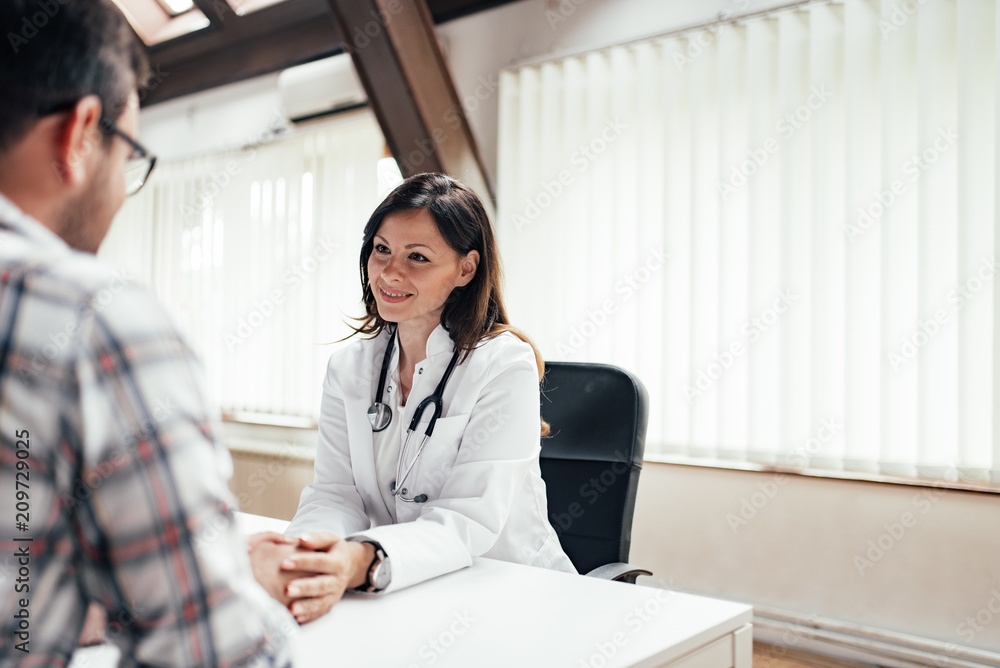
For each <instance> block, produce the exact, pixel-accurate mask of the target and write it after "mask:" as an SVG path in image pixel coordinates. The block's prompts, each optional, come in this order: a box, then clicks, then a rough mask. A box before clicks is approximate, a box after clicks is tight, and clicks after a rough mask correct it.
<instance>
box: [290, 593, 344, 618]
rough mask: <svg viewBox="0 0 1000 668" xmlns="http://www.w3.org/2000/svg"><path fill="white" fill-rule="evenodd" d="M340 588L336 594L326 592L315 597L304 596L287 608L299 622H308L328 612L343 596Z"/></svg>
mask: <svg viewBox="0 0 1000 668" xmlns="http://www.w3.org/2000/svg"><path fill="white" fill-rule="evenodd" d="M343 595H344V592H343V590H341V591H340V592H338V593H336V594H328V595H326V596H320V597H317V598H306V599H301V600H298V601H295V602H294V603H292V605H291V606H289V610H290V611H291V613H292V615H293V616H294V617H295V621H297V622H298V623H299V624H308V623H309V622H311V621H312V620H314V619H316V618H318V617H322V616H323V615H325V614H326V613H328V612H330V609H331V608H332V607H333V606H334V604H335V603H336V602H337V601H339V600H340V599H341V597H343Z"/></svg>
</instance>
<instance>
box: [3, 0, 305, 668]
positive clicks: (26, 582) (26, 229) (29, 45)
mask: <svg viewBox="0 0 1000 668" xmlns="http://www.w3.org/2000/svg"><path fill="white" fill-rule="evenodd" d="M44 4H46V3H39V2H37V0H3V2H2V3H0V26H2V27H3V28H4V31H3V32H4V33H5V34H7V33H8V32H10V34H12V35H14V36H15V37H17V39H11V40H10V43H9V44H5V45H4V48H3V49H0V91H2V95H0V518H2V519H0V523H2V526H0V583H2V594H0V596H2V598H0V620H2V621H0V666H11V665H31V666H64V665H66V664H67V663H68V662H69V659H70V656H71V655H72V653H73V651H74V649H75V648H76V646H77V642H78V640H79V639H80V635H81V629H82V628H83V626H84V619H85V617H86V616H87V613H88V610H90V611H91V616H92V618H93V620H94V623H95V628H93V629H90V630H89V632H88V633H87V634H84V635H85V640H88V641H95V640H99V639H100V638H101V637H103V634H102V633H101V629H100V628H99V627H100V626H101V622H102V621H105V620H106V621H107V629H106V635H107V637H108V639H109V640H112V641H114V642H115V643H116V644H117V645H119V646H120V647H121V648H122V654H123V661H122V663H123V665H135V664H154V665H157V666H184V667H186V668H190V667H192V666H227V665H241V666H257V665H261V666H278V665H281V666H285V665H290V663H291V660H290V656H291V642H290V638H291V636H292V635H294V633H295V632H296V630H297V628H298V627H297V624H296V623H295V621H294V619H293V618H292V616H291V615H290V614H289V612H288V610H286V609H285V608H284V607H283V606H282V605H281V604H280V603H278V602H276V601H275V600H273V599H272V598H271V597H269V596H268V595H267V593H266V592H265V590H264V589H263V588H262V587H260V586H259V585H258V584H257V583H256V581H255V580H254V577H253V574H252V570H251V566H250V560H249V559H248V555H247V552H248V547H247V542H246V540H245V539H244V538H243V537H242V536H241V534H240V531H239V529H238V527H237V526H236V524H235V522H234V515H233V511H234V502H233V499H232V496H231V494H230V492H229V490H228V488H227V485H226V479H227V477H228V475H229V474H231V471H232V463H231V461H230V459H229V454H228V452H227V451H226V450H225V449H224V448H223V447H222V446H221V444H220V443H219V441H218V440H217V438H216V437H215V435H214V434H213V431H212V427H211V422H212V421H213V418H214V413H213V411H211V410H209V408H208V405H209V404H208V401H207V399H206V395H205V392H204V388H203V382H202V378H201V374H202V370H201V367H200V365H199V363H198V362H197V360H196V359H195V356H194V355H193V353H192V351H191V350H190V348H189V347H188V345H187V344H186V343H185V341H184V340H183V338H182V337H181V335H180V334H179V333H178V330H177V328H176V327H175V325H174V323H173V322H172V320H171V318H170V317H169V316H168V315H167V313H166V311H165V310H164V309H163V308H162V307H161V306H160V305H159V304H158V303H157V302H156V301H155V300H154V299H153V298H152V297H151V296H150V295H149V294H148V293H147V292H146V291H144V290H142V289H140V288H138V287H135V286H133V285H131V284H130V283H129V282H128V281H127V280H125V279H123V278H122V277H121V276H120V275H119V274H118V273H116V272H115V271H113V270H111V269H109V268H107V267H106V266H104V265H103V264H102V263H100V262H99V261H98V260H97V259H96V258H95V257H94V255H93V254H94V253H95V252H96V251H97V249H98V246H99V245H100V243H101V242H102V240H103V239H104V237H105V234H106V233H107V231H108V228H109V226H110V225H111V221H112V218H113V217H114V215H115V213H116V212H117V211H118V209H119V208H120V207H121V205H122V203H123V201H124V199H125V197H126V196H128V195H131V194H134V193H135V192H136V191H137V190H138V189H139V188H141V187H142V185H143V184H144V183H145V180H146V179H147V178H148V177H149V174H150V172H151V171H152V168H153V166H154V164H155V161H154V159H153V158H152V157H151V156H149V155H148V153H147V152H146V151H145V150H144V149H143V148H142V146H140V145H139V143H138V142H137V141H136V139H135V138H136V135H137V131H138V128H137V124H138V119H139V104H138V94H137V90H138V88H139V87H140V86H142V85H143V84H144V82H145V80H146V77H147V73H148V65H147V63H146V60H145V56H144V52H143V50H142V48H141V46H140V45H139V44H138V42H137V41H136V39H135V35H134V33H133V32H132V30H131V28H130V27H129V26H128V24H127V22H126V21H125V19H124V17H123V16H122V14H121V13H120V11H119V10H118V9H117V8H116V7H115V6H114V5H113V4H112V2H111V0H86V1H78V2H65V1H64V0H60V2H54V1H53V2H49V3H47V4H48V5H51V10H47V9H46V8H45V7H42V5H44ZM39 15H43V16H44V17H45V21H44V23H42V22H41V21H40V19H39V20H36V19H35V18H33V17H37V16H39ZM26 21H27V22H29V23H31V22H32V21H34V23H32V25H34V26H35V27H36V30H34V31H33V32H32V33H31V35H30V36H28V37H24V36H21V35H20V33H19V32H11V31H18V30H19V26H22V25H25V22H26ZM5 41H6V40H5ZM276 541H277V542H276ZM261 542H262V541H259V540H258V541H256V542H255V544H254V545H253V546H252V547H254V548H261V549H260V552H259V553H258V555H257V560H258V561H266V560H267V559H271V560H272V561H274V560H279V561H280V559H282V558H283V557H284V555H285V554H286V553H288V552H290V551H292V550H295V549H297V548H296V547H295V545H294V544H290V541H287V540H286V541H285V542H284V543H282V542H281V541H280V539H278V538H272V539H270V540H267V541H263V542H265V543H266V545H261V544H260V543H261ZM255 551H256V550H255ZM276 569H277V567H276V566H275V567H274V568H272V570H271V573H272V577H271V578H270V579H269V587H270V589H271V591H273V592H274V593H275V595H277V596H280V595H281V594H282V590H283V586H284V583H283V582H282V581H275V580H274V578H273V573H274V572H275V571H276ZM284 575H285V576H286V577H285V581H287V580H288V579H291V578H293V577H295V575H296V574H295V573H287V574H284ZM98 606H100V607H98ZM101 608H103V610H102V609H101ZM95 630H96V634H95V633H92V631H95Z"/></svg>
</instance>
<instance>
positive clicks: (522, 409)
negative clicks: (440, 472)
mask: <svg viewBox="0 0 1000 668" xmlns="http://www.w3.org/2000/svg"><path fill="white" fill-rule="evenodd" d="M540 437H541V434H540V423H539V386H538V367H537V366H536V365H535V358H534V353H533V351H532V350H531V348H530V347H529V346H527V345H524V346H521V345H507V346H504V348H503V350H502V351H501V353H500V354H499V355H498V356H497V357H496V358H495V359H494V360H493V361H492V363H491V364H490V367H489V369H488V370H486V380H485V384H484V385H483V386H482V390H481V392H480V395H479V398H478V399H477V400H476V403H475V406H474V407H473V409H472V412H471V414H470V417H469V422H468V424H467V425H466V427H465V430H464V433H463V435H462V437H461V443H460V446H459V450H458V455H457V458H456V460H455V464H454V466H453V468H452V469H451V472H450V473H449V475H448V479H447V480H446V481H445V483H444V486H443V487H442V489H441V495H440V497H439V498H436V499H432V500H430V501H428V502H427V503H425V504H423V506H422V508H421V514H420V516H419V517H418V518H417V519H416V520H414V521H412V522H405V523H400V524H393V525H385V526H378V527H374V528H372V529H368V530H366V531H363V532H359V533H357V534H355V535H354V536H352V538H354V539H359V540H373V541H375V542H377V543H379V544H380V545H381V546H382V548H383V549H384V550H385V552H386V554H387V555H388V556H389V557H390V559H391V560H392V580H391V583H390V585H389V587H388V588H387V589H386V591H387V592H388V591H393V590H396V589H401V588H403V587H408V586H410V585H413V584H416V583H419V582H423V581H425V580H428V579H430V578H433V577H437V576H438V575H443V574H445V573H450V572H452V571H455V570H458V569H460V568H464V567H466V566H469V565H471V564H472V558H473V557H476V556H480V555H482V554H484V553H486V552H487V551H489V550H490V548H492V547H493V545H494V544H495V543H496V541H497V539H498V538H499V536H500V533H501V531H503V529H504V526H505V525H506V523H507V518H508V517H509V515H510V511H511V507H512V506H513V505H514V501H515V499H516V498H517V495H518V494H521V493H523V490H524V480H525V478H526V477H527V476H528V474H529V472H531V471H532V470H533V469H534V468H535V467H537V466H538V456H539V452H540V450H541V445H540Z"/></svg>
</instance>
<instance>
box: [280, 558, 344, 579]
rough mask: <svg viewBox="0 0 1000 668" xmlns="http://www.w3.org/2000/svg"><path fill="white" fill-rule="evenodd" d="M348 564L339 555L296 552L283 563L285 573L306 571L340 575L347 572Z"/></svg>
mask: <svg viewBox="0 0 1000 668" xmlns="http://www.w3.org/2000/svg"><path fill="white" fill-rule="evenodd" d="M345 566H346V564H345V563H344V560H343V559H342V558H341V555H339V554H330V553H327V552H296V553H295V554H291V555H289V556H288V557H286V558H285V560H284V561H282V562H281V570H283V571H306V572H309V573H323V574H327V575H338V574H340V573H342V572H343V571H344V570H345Z"/></svg>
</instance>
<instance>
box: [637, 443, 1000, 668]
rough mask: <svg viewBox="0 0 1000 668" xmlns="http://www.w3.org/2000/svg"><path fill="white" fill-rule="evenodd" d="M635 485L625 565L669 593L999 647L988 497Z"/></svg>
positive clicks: (995, 553)
mask: <svg viewBox="0 0 1000 668" xmlns="http://www.w3.org/2000/svg"><path fill="white" fill-rule="evenodd" d="M639 480H640V482H639V495H638V501H637V506H636V514H635V517H634V526H633V538H632V552H631V554H630V557H629V561H630V562H631V563H633V564H635V565H637V566H643V567H646V568H648V569H649V570H651V571H653V572H654V575H655V576H656V578H657V579H662V580H664V581H670V583H671V586H673V587H676V588H678V589H680V590H684V591H689V592H694V593H701V594H707V595H711V596H717V597H720V598H729V599H734V600H739V601H745V602H748V603H753V604H757V605H765V606H770V607H773V608H780V609H784V610H788V611H794V612H798V613H801V614H803V615H804V616H809V615H819V616H821V617H829V618H833V619H838V620H843V621H848V622H853V623H857V624H862V625H868V626H875V627H879V628H883V629H887V630H891V631H896V632H900V633H906V634H910V635H915V636H918V637H922V638H929V639H934V640H939V641H942V642H945V643H954V644H956V645H966V646H971V647H977V648H979V649H986V650H992V651H998V650H1000V614H998V613H995V612H993V611H990V607H991V605H992V607H993V609H994V610H1000V596H998V595H997V593H996V592H997V591H1000V499H998V497H997V496H996V495H992V494H982V493H973V492H961V491H954V490H941V489H935V488H930V487H912V486H908V485H893V484H886V483H871V482H855V481H846V480H831V479H816V478H807V477H802V476H776V475H775V474H773V473H754V472H747V471H730V470H724V469H713V468H702V467H693V466H675V465H668V464H655V463H651V462H647V464H646V465H645V467H644V469H643V472H642V474H641V475H640V479H639ZM984 610H985V611H986V612H985V613H984V612H983V611H984ZM977 616H978V617H979V620H980V621H979V622H976V623H973V624H970V623H969V622H968V620H967V618H969V617H972V618H973V620H975V619H976V617H977ZM984 620H985V621H986V623H985V624H983V623H981V622H982V621H984ZM941 665H947V664H944V663H942V664H941Z"/></svg>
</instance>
